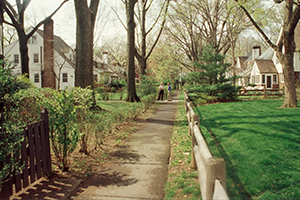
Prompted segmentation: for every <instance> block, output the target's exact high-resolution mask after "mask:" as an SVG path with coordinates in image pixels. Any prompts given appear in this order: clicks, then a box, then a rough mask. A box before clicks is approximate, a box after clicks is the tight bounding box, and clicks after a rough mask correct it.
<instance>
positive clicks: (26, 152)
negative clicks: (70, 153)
mask: <svg viewBox="0 0 300 200" xmlns="http://www.w3.org/2000/svg"><path fill="white" fill-rule="evenodd" d="M23 133H24V140H23V142H22V144H21V151H20V152H19V153H18V154H17V155H9V156H8V157H7V160H10V158H11V156H13V157H15V158H19V159H20V160H21V164H24V168H23V170H22V171H21V173H20V174H14V175H13V176H12V177H11V178H10V179H9V180H8V181H6V182H5V183H4V184H3V186H2V189H1V193H0V199H9V197H10V196H11V195H12V194H14V193H17V192H19V191H20V190H22V189H23V188H25V187H27V186H28V185H29V184H31V183H34V182H35V181H36V180H38V179H40V178H41V177H42V176H46V175H49V174H50V173H51V154H50V142H49V124H48V112H47V110H45V111H43V112H42V113H41V121H40V122H37V123H34V124H31V125H28V126H27V127H26V129H25V130H24V132H23Z"/></svg>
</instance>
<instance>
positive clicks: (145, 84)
mask: <svg viewBox="0 0 300 200" xmlns="http://www.w3.org/2000/svg"><path fill="white" fill-rule="evenodd" d="M141 79H142V83H141V84H140V87H139V90H138V94H139V96H140V97H141V98H143V97H144V96H147V95H149V94H156V90H157V88H156V81H155V79H154V77H153V75H143V76H142V77H141Z"/></svg>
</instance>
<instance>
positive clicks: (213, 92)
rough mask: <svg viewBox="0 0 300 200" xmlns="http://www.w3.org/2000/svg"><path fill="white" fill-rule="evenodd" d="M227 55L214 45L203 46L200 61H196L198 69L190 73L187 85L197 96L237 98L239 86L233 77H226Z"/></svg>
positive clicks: (224, 98)
mask: <svg viewBox="0 0 300 200" xmlns="http://www.w3.org/2000/svg"><path fill="white" fill-rule="evenodd" d="M224 59H225V56H223V55H221V54H219V53H218V52H217V51H216V50H215V49H214V48H213V47H212V46H210V45H207V46H205V47H203V51H202V54H201V56H199V61H198V62H196V63H195V68H196V70H195V71H194V72H192V73H190V74H188V77H187V82H188V83H189V85H188V86H187V87H186V88H187V90H188V91H189V92H190V93H191V92H192V93H195V94H196V97H197V98H205V99H212V98H213V99H217V100H219V101H222V100H226V99H235V98H236V97H237V92H238V88H236V87H235V86H233V85H232V82H231V79H232V78H234V77H232V78H226V71H227V68H228V66H230V64H229V63H225V62H224Z"/></svg>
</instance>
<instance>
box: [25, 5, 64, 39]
mask: <svg viewBox="0 0 300 200" xmlns="http://www.w3.org/2000/svg"><path fill="white" fill-rule="evenodd" d="M68 1H69V0H64V2H62V3H61V4H60V6H59V7H58V8H57V9H56V10H54V11H53V13H52V14H50V15H49V16H48V17H46V18H45V19H44V20H43V21H40V22H39V23H38V24H37V25H36V26H35V27H34V28H33V29H32V30H31V31H30V33H29V34H28V35H27V38H30V37H31V36H32V35H33V34H34V33H35V32H36V31H37V29H38V28H39V27H40V26H41V25H43V24H44V23H45V22H46V21H47V20H49V19H51V18H52V17H53V15H55V14H56V13H57V11H58V10H59V9H60V8H61V7H62V6H63V5H64V4H65V3H66V2H68Z"/></svg>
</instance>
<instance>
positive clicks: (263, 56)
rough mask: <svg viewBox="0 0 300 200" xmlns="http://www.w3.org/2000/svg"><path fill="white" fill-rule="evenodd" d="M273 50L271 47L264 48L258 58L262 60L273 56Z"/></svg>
mask: <svg viewBox="0 0 300 200" xmlns="http://www.w3.org/2000/svg"><path fill="white" fill-rule="evenodd" d="M274 53H275V51H274V49H273V48H272V47H269V48H268V49H267V50H265V51H264V52H263V54H261V55H260V56H259V57H258V59H262V60H269V59H272V58H273V55H274Z"/></svg>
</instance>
